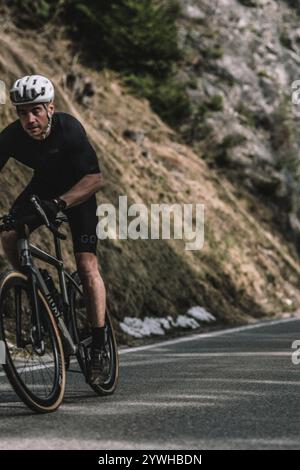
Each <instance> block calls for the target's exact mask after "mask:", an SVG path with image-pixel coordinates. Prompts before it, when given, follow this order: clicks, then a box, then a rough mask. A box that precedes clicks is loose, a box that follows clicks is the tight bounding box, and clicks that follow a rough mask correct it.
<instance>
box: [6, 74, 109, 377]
mask: <svg viewBox="0 0 300 470" xmlns="http://www.w3.org/2000/svg"><path fill="white" fill-rule="evenodd" d="M10 98H11V101H12V104H13V105H14V106H15V107H16V111H17V115H18V118H19V119H17V120H16V121H14V122H13V123H11V124H10V125H9V126H7V127H6V128H5V129H4V130H3V131H2V132H1V133H0V171H1V169H2V168H3V167H4V165H5V164H6V162H7V160H8V159H9V158H10V157H13V158H15V159H16V160H18V161H19V162H21V163H23V164H25V165H26V166H28V167H30V168H32V169H33V170H34V173H33V177H32V179H31V181H30V182H29V184H28V185H27V186H26V187H25V189H24V190H23V191H22V192H21V194H20V195H19V196H18V197H17V199H16V200H15V201H14V203H13V205H12V207H11V210H10V214H11V215H12V216H13V217H14V218H16V219H17V220H19V219H20V218H22V219H23V220H24V218H25V219H26V224H27V226H28V228H29V230H30V232H32V231H33V230H35V229H36V228H37V227H38V226H40V225H41V220H40V219H37V216H36V215H34V214H35V212H34V208H33V206H32V204H31V202H30V196H31V195H32V194H35V195H37V196H39V198H40V199H41V205H42V208H43V209H44V211H45V213H46V215H47V216H48V218H50V219H51V220H53V219H55V217H56V216H57V214H58V212H59V211H63V212H64V213H65V215H66V216H67V217H68V222H69V225H70V229H71V234H72V241H73V250H74V255H75V259H76V264H77V269H78V274H79V277H80V279H81V282H82V285H83V289H84V294H85V303H86V309H87V312H88V316H89V320H90V322H91V325H92V360H91V366H90V370H89V381H90V383H91V384H94V385H97V384H98V383H99V382H101V381H103V380H105V377H106V375H107V373H108V369H109V359H108V355H107V353H106V350H105V329H104V323H105V303H106V299H105V287H104V283H103V280H102V278H101V275H100V273H99V270H98V261H97V256H96V247H97V237H96V225H97V217H96V197H95V193H96V192H97V191H98V190H99V189H100V187H101V172H100V169H99V165H98V160H97V156H96V153H95V151H94V149H93V147H92V146H91V144H90V142H89V140H88V138H87V135H86V133H85V130H84V128H83V127H82V125H81V124H80V122H79V121H78V120H77V119H76V118H74V117H73V116H71V115H69V114H66V113H60V112H55V111H54V109H55V108H54V87H53V85H52V83H51V81H50V80H48V79H47V78H46V77H43V76H41V75H31V76H29V75H28V76H25V77H23V78H21V79H19V80H17V81H16V82H15V83H14V85H13V87H12V89H11V90H10ZM1 240H2V246H3V249H4V252H5V254H6V256H7V258H8V259H9V261H10V263H11V264H12V266H13V267H14V268H15V269H19V262H18V257H17V233H16V231H14V230H11V231H10V232H6V233H2V234H1Z"/></svg>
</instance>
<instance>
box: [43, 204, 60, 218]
mask: <svg viewBox="0 0 300 470" xmlns="http://www.w3.org/2000/svg"><path fill="white" fill-rule="evenodd" d="M40 204H41V207H42V209H44V211H45V213H46V216H47V217H48V219H49V220H50V221H53V220H55V218H56V216H57V214H58V212H59V207H58V205H57V204H56V202H54V201H44V200H42V201H41V202H40Z"/></svg>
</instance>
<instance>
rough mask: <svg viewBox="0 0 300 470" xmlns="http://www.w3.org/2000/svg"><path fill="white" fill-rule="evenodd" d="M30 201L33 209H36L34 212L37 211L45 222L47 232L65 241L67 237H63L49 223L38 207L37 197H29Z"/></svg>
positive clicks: (42, 210)
mask: <svg viewBox="0 0 300 470" xmlns="http://www.w3.org/2000/svg"><path fill="white" fill-rule="evenodd" d="M30 201H31V202H32V203H33V205H34V207H35V208H36V210H37V211H38V213H39V214H40V216H41V217H42V218H43V219H44V221H45V224H46V226H47V227H48V228H49V230H51V232H52V233H53V234H54V233H55V234H56V235H57V236H58V238H60V239H61V240H66V239H67V237H66V235H64V234H63V233H61V232H60V231H59V230H58V229H57V228H56V227H55V225H54V224H53V223H52V222H50V221H49V219H48V217H47V215H46V213H45V211H44V209H43V208H42V207H41V205H40V200H39V198H38V197H37V196H35V195H33V196H31V198H30Z"/></svg>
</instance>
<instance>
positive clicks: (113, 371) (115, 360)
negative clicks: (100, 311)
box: [69, 271, 119, 396]
mask: <svg viewBox="0 0 300 470" xmlns="http://www.w3.org/2000/svg"><path fill="white" fill-rule="evenodd" d="M72 278H73V279H74V280H75V281H76V283H77V284H78V286H80V287H81V286H82V284H81V281H80V278H79V275H78V272H77V271H75V272H74V273H73V274H72ZM70 288H71V292H69V295H70V297H69V298H70V306H71V309H72V310H73V316H74V320H75V321H74V323H75V326H76V331H75V336H76V338H75V339H76V340H77V341H78V340H79V341H83V340H85V341H87V340H88V339H90V344H91V336H90V334H89V333H90V330H89V327H86V329H85V328H83V329H82V330H83V333H82V331H80V327H79V321H80V319H79V312H78V311H76V310H77V309H76V297H75V296H76V292H77V294H78V291H77V289H75V288H74V286H72V285H71V284H70ZM83 299H84V295H83V292H82V295H81V300H82V301H83ZM83 308H84V310H85V305H84V306H83ZM81 320H82V321H86V323H88V321H87V313H86V311H84V313H83V314H82V312H81ZM105 328H106V337H107V347H108V353H109V355H110V373H109V376H108V379H107V380H106V381H105V382H104V383H103V384H101V385H92V384H90V383H89V382H88V381H87V383H88V384H89V385H90V387H91V388H92V389H93V390H94V391H95V392H96V393H97V395H100V396H107V395H112V394H113V393H114V392H115V390H116V388H117V385H118V381H119V353H118V347H117V342H116V336H115V332H114V328H113V324H112V321H111V318H110V315H109V312H108V310H107V309H106V312H105ZM89 350H90V348H89ZM77 360H78V363H79V366H80V368H81V371H82V373H83V374H84V375H85V378H86V379H87V377H86V367H85V364H83V363H82V359H81V356H80V353H78V354H77ZM89 360H90V358H88V361H89Z"/></svg>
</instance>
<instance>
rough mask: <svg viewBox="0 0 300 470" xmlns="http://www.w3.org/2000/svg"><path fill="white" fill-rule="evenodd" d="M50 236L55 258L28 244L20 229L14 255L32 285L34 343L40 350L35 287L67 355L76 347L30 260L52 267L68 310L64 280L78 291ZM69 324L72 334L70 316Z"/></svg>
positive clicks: (39, 326)
mask: <svg viewBox="0 0 300 470" xmlns="http://www.w3.org/2000/svg"><path fill="white" fill-rule="evenodd" d="M53 237H54V244H55V253H56V256H52V255H50V254H49V253H47V252H45V251H44V250H41V249H40V248H38V247H36V246H34V245H32V244H30V243H29V241H28V237H27V236H26V233H25V231H23V230H21V231H20V234H19V237H18V256H19V260H20V264H21V267H22V269H23V270H24V271H25V272H26V274H27V275H28V276H29V277H30V280H31V284H32V298H31V301H32V308H33V312H34V317H35V321H36V329H37V332H36V336H37V339H38V343H40V348H41V349H42V348H43V345H42V340H41V338H42V332H41V318H40V315H39V308H38V297H37V288H38V289H40V290H41V292H42V293H43V294H44V296H45V298H46V299H47V302H48V304H49V307H50V309H51V311H52V313H53V315H54V317H55V318H56V321H57V325H58V328H59V330H60V332H61V335H62V338H63V340H64V349H65V352H66V353H67V354H76V353H77V352H78V344H75V343H74V341H73V339H72V337H71V335H70V333H69V330H68V328H67V326H66V324H65V322H64V319H63V312H60V311H59V309H58V306H57V305H56V303H55V301H54V299H53V298H52V295H51V293H50V291H49V289H48V286H47V284H46V282H45V281H44V278H43V276H42V274H41V272H40V270H39V268H36V267H35V266H34V263H33V259H32V258H33V257H34V258H37V259H40V260H42V261H44V262H46V263H47V264H50V265H52V266H54V267H55V268H56V270H57V272H58V278H59V285H60V292H61V295H62V299H63V302H64V305H66V308H68V311H70V302H69V296H68V292H67V283H66V278H67V279H68V281H69V282H71V283H72V284H73V285H74V287H75V288H76V289H77V290H78V291H79V292H81V291H80V288H79V286H78V284H77V283H76V281H75V280H74V279H73V278H72V276H70V274H69V273H68V272H67V271H66V270H65V269H64V263H63V260H62V254H61V246H60V240H59V239H58V237H57V236H56V235H54V234H53ZM71 321H72V322H73V324H72V326H73V331H74V318H73V317H72V316H71Z"/></svg>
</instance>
